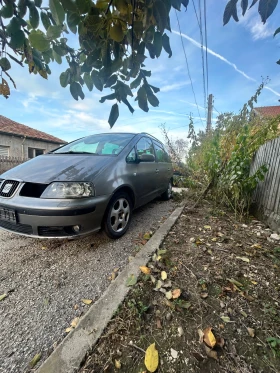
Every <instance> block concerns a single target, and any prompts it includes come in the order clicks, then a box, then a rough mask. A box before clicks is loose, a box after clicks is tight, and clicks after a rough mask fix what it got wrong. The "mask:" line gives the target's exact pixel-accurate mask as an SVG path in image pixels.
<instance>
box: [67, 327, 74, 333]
mask: <svg viewBox="0 0 280 373" xmlns="http://www.w3.org/2000/svg"><path fill="white" fill-rule="evenodd" d="M71 330H73V328H72V326H69V328H66V329H65V331H66V333H69V332H71Z"/></svg>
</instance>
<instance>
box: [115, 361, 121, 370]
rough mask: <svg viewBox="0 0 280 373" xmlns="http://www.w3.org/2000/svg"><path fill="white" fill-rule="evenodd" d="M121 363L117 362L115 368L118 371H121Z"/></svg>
mask: <svg viewBox="0 0 280 373" xmlns="http://www.w3.org/2000/svg"><path fill="white" fill-rule="evenodd" d="M121 366H122V365H121V362H120V360H115V367H116V368H117V369H121Z"/></svg>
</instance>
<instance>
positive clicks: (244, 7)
mask: <svg viewBox="0 0 280 373" xmlns="http://www.w3.org/2000/svg"><path fill="white" fill-rule="evenodd" d="M248 2H249V1H248V0H241V9H242V15H243V16H244V15H245V13H246V10H247V8H248Z"/></svg>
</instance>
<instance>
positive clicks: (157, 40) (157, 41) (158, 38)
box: [153, 32, 162, 58]
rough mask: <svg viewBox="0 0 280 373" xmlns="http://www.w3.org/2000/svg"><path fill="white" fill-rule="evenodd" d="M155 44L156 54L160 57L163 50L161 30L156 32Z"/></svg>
mask: <svg viewBox="0 0 280 373" xmlns="http://www.w3.org/2000/svg"><path fill="white" fill-rule="evenodd" d="M153 46H154V50H155V55H156V57H157V58H159V56H160V54H161V50H162V35H161V33H160V32H155V35H154V41H153Z"/></svg>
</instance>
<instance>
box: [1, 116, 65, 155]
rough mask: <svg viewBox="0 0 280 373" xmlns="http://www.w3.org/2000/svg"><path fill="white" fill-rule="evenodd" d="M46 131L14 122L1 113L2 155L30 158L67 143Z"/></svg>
mask: <svg viewBox="0 0 280 373" xmlns="http://www.w3.org/2000/svg"><path fill="white" fill-rule="evenodd" d="M65 143H66V141H63V140H61V139H58V138H57V137H54V136H52V135H49V134H47V133H45V132H42V131H38V130H36V129H34V128H31V127H28V126H25V125H24V124H20V123H17V122H14V121H13V120H11V119H8V118H6V117H4V116H3V115H0V157H1V156H6V157H13V158H17V159H22V160H26V159H28V158H29V159H30V158H34V157H36V156H37V155H41V154H44V153H47V152H49V151H50V150H53V149H55V148H58V147H59V146H61V145H63V144H65Z"/></svg>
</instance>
